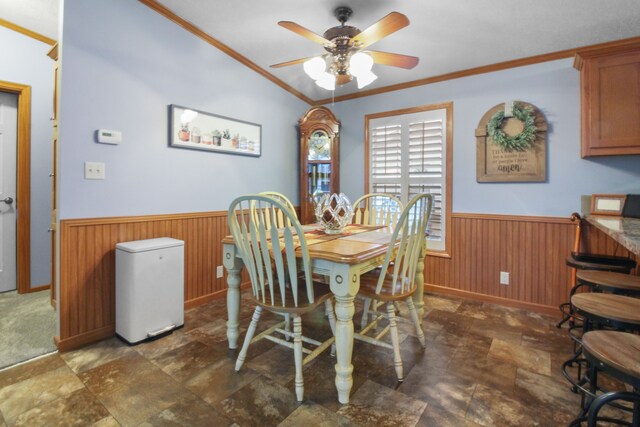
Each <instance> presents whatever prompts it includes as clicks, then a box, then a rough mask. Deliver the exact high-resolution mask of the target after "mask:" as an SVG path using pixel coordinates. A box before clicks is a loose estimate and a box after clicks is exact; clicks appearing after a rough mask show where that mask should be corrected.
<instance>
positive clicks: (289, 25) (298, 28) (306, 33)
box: [278, 21, 335, 47]
mask: <svg viewBox="0 0 640 427" xmlns="http://www.w3.org/2000/svg"><path fill="white" fill-rule="evenodd" d="M278 25H280V26H281V27H284V28H286V29H287V30H290V31H293V32H294V33H296V34H299V35H301V36H302V37H306V38H308V39H309V40H311V41H312V42H316V43H318V44H321V45H323V46H330V47H335V44H334V43H333V42H332V41H331V40H327V39H325V38H324V37H322V36H320V35H318V34H316V33H314V32H313V31H311V30H308V29H306V28H305V27H303V26H302V25H298V24H296V23H295V22H291V21H280V22H278Z"/></svg>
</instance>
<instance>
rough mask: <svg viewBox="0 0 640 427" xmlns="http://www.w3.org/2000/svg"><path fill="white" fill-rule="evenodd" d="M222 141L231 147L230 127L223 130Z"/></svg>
mask: <svg viewBox="0 0 640 427" xmlns="http://www.w3.org/2000/svg"><path fill="white" fill-rule="evenodd" d="M221 143H222V146H223V147H231V132H229V129H225V130H224V131H223V132H222V139H221Z"/></svg>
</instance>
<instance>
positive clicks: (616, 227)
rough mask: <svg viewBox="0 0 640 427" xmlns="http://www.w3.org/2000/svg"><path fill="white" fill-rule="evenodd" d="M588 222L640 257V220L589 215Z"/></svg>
mask: <svg viewBox="0 0 640 427" xmlns="http://www.w3.org/2000/svg"><path fill="white" fill-rule="evenodd" d="M587 221H588V222H589V223H590V224H593V225H594V226H596V227H597V228H599V229H600V230H602V231H604V232H605V233H606V234H608V235H609V236H611V237H612V238H613V239H614V240H615V241H616V242H618V243H620V244H621V245H623V246H624V247H625V248H627V249H628V250H630V251H631V252H633V253H634V254H636V255H638V256H640V218H622V217H617V216H598V215H589V216H587Z"/></svg>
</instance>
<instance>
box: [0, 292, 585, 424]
mask: <svg viewBox="0 0 640 427" xmlns="http://www.w3.org/2000/svg"><path fill="white" fill-rule="evenodd" d="M425 303H426V306H425V309H426V313H427V314H426V316H425V319H424V321H423V328H424V331H425V335H426V337H427V348H426V349H422V347H421V346H420V345H419V343H418V340H417V339H416V338H415V332H414V330H413V328H412V325H411V323H409V322H408V321H401V322H400V328H401V337H400V339H401V341H402V344H401V347H402V359H403V362H404V372H405V381H404V382H402V383H398V382H397V381H396V374H395V371H394V369H393V358H392V354H391V351H390V350H387V349H384V348H379V347H374V346H371V345H369V344H365V343H360V342H356V344H355V347H354V355H353V363H354V376H353V379H354V384H353V389H352V394H351V402H350V404H349V405H344V406H343V405H340V404H339V403H338V401H337V395H336V390H335V386H334V383H333V381H334V370H333V365H334V363H335V362H334V360H333V359H332V358H331V356H330V354H329V352H328V351H327V352H324V353H323V354H322V355H320V356H319V357H318V358H317V359H316V360H315V361H313V362H312V363H310V364H309V365H307V366H306V367H305V369H304V381H305V402H304V403H303V404H298V403H297V402H296V399H295V392H294V368H293V357H292V354H291V351H290V350H289V349H286V348H284V347H281V346H277V345H275V344H273V343H271V342H269V341H266V340H262V341H260V342H258V343H255V344H253V345H252V346H251V347H250V350H249V355H248V357H247V361H246V362H245V365H244V366H243V368H242V370H241V372H240V373H235V372H234V369H233V367H234V361H235V356H236V353H235V352H233V351H230V350H228V349H227V344H226V329H225V319H226V308H225V302H224V300H217V301H213V302H211V303H209V304H207V305H204V306H200V307H198V308H195V309H192V310H188V311H187V312H186V313H185V327H184V328H183V329H180V330H178V331H175V332H174V333H173V334H171V335H169V336H167V337H164V338H162V339H160V340H157V341H153V342H150V343H144V344H140V345H137V346H133V347H130V346H127V345H126V344H123V343H122V342H120V341H119V340H118V339H116V338H112V339H108V340H105V341H102V342H99V343H96V344H94V345H91V346H88V347H85V348H83V349H80V350H77V351H73V352H68V353H63V354H54V355H50V356H47V357H44V358H41V359H38V360H36V361H33V362H30V363H28V364H24V365H19V366H16V367H14V368H11V369H9V370H5V371H0V427H3V426H13V425H28V426H37V425H43V426H52V425H64V426H67V425H94V426H118V425H122V426H137V425H143V426H178V425H180V426H228V425H238V426H277V425H280V426H298V425H307V426H356V425H361V426H478V425H485V426H535V425H539V426H556V425H566V424H567V422H568V421H570V420H571V419H572V418H573V417H574V416H575V414H576V413H577V411H578V405H579V398H578V396H577V395H575V394H573V393H571V392H570V391H569V387H568V385H567V383H566V381H565V380H564V378H563V377H562V375H561V373H560V366H561V364H562V362H563V361H564V360H566V359H567V358H568V357H569V356H570V353H571V350H572V346H571V343H570V341H569V338H568V337H567V333H566V330H558V329H556V328H555V327H554V325H553V324H554V322H555V321H557V319H556V318H554V317H550V316H544V315H540V314H537V313H531V312H527V311H523V310H517V309H512V308H507V307H502V306H498V305H493V304H488V303H482V302H475V301H468V300H462V299H456V298H450V297H444V296H438V295H433V294H428V295H427V296H426V297H425ZM356 308H357V309H358V308H360V305H359V304H358V305H357V306H356ZM251 314H252V308H251V307H249V306H248V304H247V305H245V306H243V309H242V311H241V317H242V323H241V332H242V333H244V331H245V330H246V327H247V326H248V323H249V321H250V317H251ZM355 319H358V322H357V323H359V314H358V312H356V317H355ZM278 320H279V318H278V317H277V316H274V315H270V314H268V313H265V314H263V318H262V319H261V322H260V325H259V329H266V328H267V327H269V326H270V325H273V324H274V322H276V321H278ZM302 327H303V333H305V334H306V335H308V336H311V337H318V336H321V337H326V336H327V333H329V332H328V331H329V329H328V325H327V324H326V321H325V319H324V315H323V313H322V310H318V311H317V312H313V313H311V314H309V315H307V316H305V317H304V318H303V324H302ZM242 338H243V337H241V340H242ZM241 342H242V341H241Z"/></svg>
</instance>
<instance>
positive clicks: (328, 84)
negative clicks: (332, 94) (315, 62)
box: [316, 72, 336, 90]
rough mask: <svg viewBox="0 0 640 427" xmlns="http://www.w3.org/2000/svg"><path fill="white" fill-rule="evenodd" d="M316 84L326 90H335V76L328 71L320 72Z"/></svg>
mask: <svg viewBox="0 0 640 427" xmlns="http://www.w3.org/2000/svg"><path fill="white" fill-rule="evenodd" d="M316 84H317V85H318V86H320V87H321V88H323V89H326V90H336V77H335V76H334V75H333V74H330V73H326V72H325V73H322V75H321V76H320V78H318V79H316Z"/></svg>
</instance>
